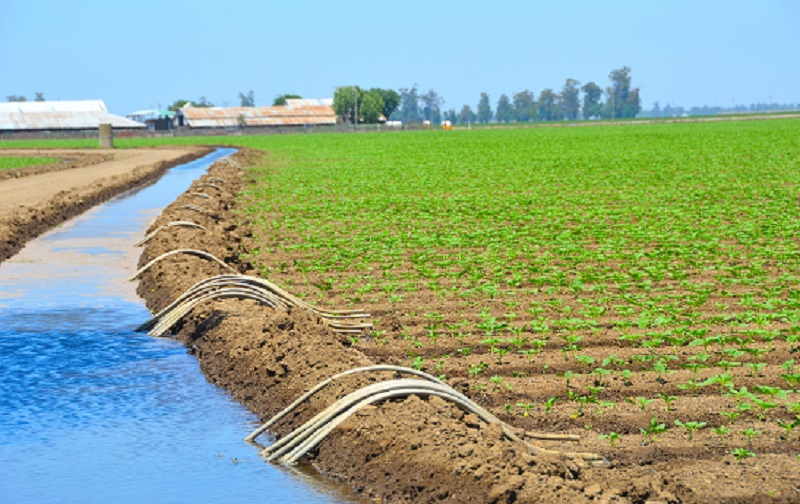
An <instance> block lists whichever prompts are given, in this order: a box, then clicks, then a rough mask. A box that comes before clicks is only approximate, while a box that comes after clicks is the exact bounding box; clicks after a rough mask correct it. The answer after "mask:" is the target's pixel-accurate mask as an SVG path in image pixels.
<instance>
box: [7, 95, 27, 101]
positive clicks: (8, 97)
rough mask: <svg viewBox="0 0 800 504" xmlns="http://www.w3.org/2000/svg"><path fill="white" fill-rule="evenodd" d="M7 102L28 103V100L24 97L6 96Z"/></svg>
mask: <svg viewBox="0 0 800 504" xmlns="http://www.w3.org/2000/svg"><path fill="white" fill-rule="evenodd" d="M6 101H10V102H25V101H28V99H27V98H25V97H24V96H22V95H9V96H6Z"/></svg>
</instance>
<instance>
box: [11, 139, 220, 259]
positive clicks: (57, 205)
mask: <svg viewBox="0 0 800 504" xmlns="http://www.w3.org/2000/svg"><path fill="white" fill-rule="evenodd" d="M208 151H209V149H208V148H204V147H203V148H196V147H187V148H180V147H174V148H169V149H130V150H124V151H97V152H96V151H90V152H88V153H87V152H85V151H65V150H63V149H56V150H48V149H30V150H27V149H18V150H3V151H0V154H2V155H17V156H19V155H23V156H33V157H39V156H44V157H63V158H65V159H68V161H66V162H65V163H64V164H61V163H56V164H53V165H42V166H33V167H29V168H26V169H24V170H19V172H20V177H14V178H10V179H9V178H7V179H5V180H0V261H5V260H6V259H8V258H9V257H11V256H12V255H14V254H15V253H16V252H18V251H19V250H20V249H21V248H22V247H23V246H24V245H25V243H26V242H27V241H28V240H31V239H32V238H35V237H36V236H39V235H40V234H42V233H43V232H45V231H47V230H48V229H51V228H53V227H55V226H57V225H59V224H61V223H62V222H64V221H66V220H67V219H69V218H71V217H73V216H75V215H78V214H80V213H82V212H84V211H86V210H88V209H89V208H91V207H92V206H94V205H97V204H98V203H101V202H103V201H106V200H108V199H110V198H112V197H113V196H116V195H117V194H120V193H122V192H125V191H127V190H129V189H132V188H134V187H137V186H139V185H142V184H145V183H147V182H149V181H152V180H154V179H155V178H156V177H158V176H159V175H161V174H162V173H163V172H164V171H166V170H167V169H168V168H170V167H172V166H176V165H179V164H182V163H185V162H188V161H190V160H193V159H196V158H198V157H201V156H203V155H204V154H206V153H207V152H208ZM13 172H14V173H16V172H17V170H14V171H13Z"/></svg>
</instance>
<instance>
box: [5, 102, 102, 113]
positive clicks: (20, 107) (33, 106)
mask: <svg viewBox="0 0 800 504" xmlns="http://www.w3.org/2000/svg"><path fill="white" fill-rule="evenodd" d="M6 112H19V113H23V114H24V113H26V112H108V109H106V104H105V103H103V100H76V101H38V102H37V101H25V102H5V103H0V114H4V113H6Z"/></svg>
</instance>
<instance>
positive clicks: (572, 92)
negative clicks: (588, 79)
mask: <svg viewBox="0 0 800 504" xmlns="http://www.w3.org/2000/svg"><path fill="white" fill-rule="evenodd" d="M580 84H581V83H580V82H578V81H576V80H575V79H567V81H566V82H565V83H564V87H563V88H561V94H560V95H559V104H560V105H561V112H562V115H563V117H565V118H566V119H569V120H571V121H574V120H575V119H577V118H578V114H579V113H580V111H581V102H580V98H579V96H578V94H579V93H580V88H578V86H580Z"/></svg>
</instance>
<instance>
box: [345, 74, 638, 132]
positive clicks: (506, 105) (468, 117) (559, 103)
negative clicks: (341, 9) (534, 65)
mask: <svg viewBox="0 0 800 504" xmlns="http://www.w3.org/2000/svg"><path fill="white" fill-rule="evenodd" d="M609 79H610V80H611V83H610V85H609V86H607V87H606V88H605V89H603V88H601V87H600V86H599V85H597V84H596V83H594V82H588V83H586V84H584V85H583V86H581V83H580V82H579V81H577V80H575V79H567V80H566V81H565V82H564V85H563V87H562V88H561V90H560V92H556V91H554V90H553V89H550V88H547V89H543V90H542V91H541V92H540V93H539V95H538V97H537V96H536V95H535V94H534V93H533V92H532V91H529V90H527V89H526V90H524V91H520V92H518V93H515V94H513V95H512V96H510V97H509V96H508V95H507V94H502V95H500V98H499V99H498V100H497V103H496V105H495V108H494V109H492V104H491V100H490V97H489V95H488V94H487V93H481V95H480V99H479V100H478V104H477V106H476V108H475V110H473V109H472V107H470V106H469V105H464V106H463V107H462V108H461V111H459V112H456V110H455V109H449V110H443V108H442V107H443V106H444V103H445V100H444V99H443V98H442V97H440V96H439V95H438V93H436V91H434V90H433V89H430V90H428V91H427V92H424V93H423V92H421V91H420V90H419V87H418V85H417V84H414V85H413V86H411V87H409V88H400V89H399V92H395V91H393V90H390V89H388V90H385V89H370V90H369V91H366V90H363V89H361V88H360V87H358V86H343V87H340V88H337V90H336V92H335V93H334V96H333V108H334V110H335V111H336V114H337V115H338V116H339V117H340V118H341V119H342V121H344V122H348V123H353V122H354V121H355V120H356V119H355V117H356V114H357V115H358V122H363V123H375V122H378V121H379V119H381V116H383V118H384V119H390V120H397V121H403V123H405V124H408V123H420V122H423V121H431V122H432V123H440V122H441V121H443V120H449V121H451V122H452V123H464V124H466V123H471V122H479V123H488V122H491V121H497V122H513V121H518V122H528V121H561V120H576V119H593V118H602V119H615V118H627V117H635V116H636V115H637V114H638V113H639V112H641V110H642V107H641V99H640V97H639V88H631V69H630V68H629V67H627V66H624V67H622V68H619V69H616V70H612V71H611V73H610V74H609Z"/></svg>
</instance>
